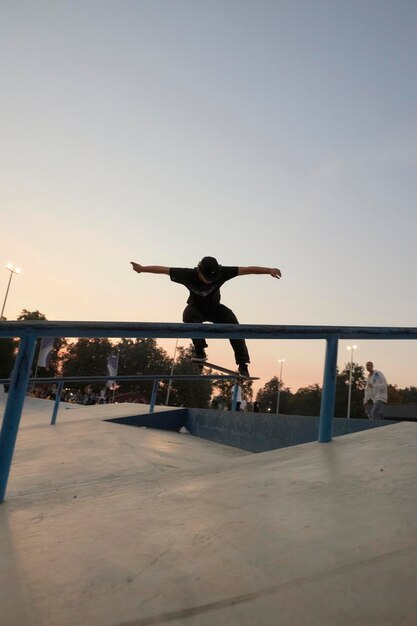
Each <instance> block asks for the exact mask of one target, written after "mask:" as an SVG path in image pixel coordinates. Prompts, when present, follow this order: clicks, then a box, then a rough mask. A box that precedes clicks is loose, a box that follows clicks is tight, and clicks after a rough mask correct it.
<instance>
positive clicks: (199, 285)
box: [169, 265, 239, 309]
mask: <svg viewBox="0 0 417 626" xmlns="http://www.w3.org/2000/svg"><path fill="white" fill-rule="evenodd" d="M238 272H239V268H238V267H223V266H222V265H221V266H220V277H219V278H218V279H217V280H215V281H214V282H212V283H210V284H209V285H206V283H203V282H202V281H201V280H200V279H199V277H198V270H197V268H196V267H195V268H194V269H188V268H183V267H171V268H170V270H169V276H170V278H171V280H172V281H173V282H174V283H179V284H180V285H184V287H187V289H188V290H189V292H190V295H189V297H188V300H187V304H193V305H194V306H196V307H198V308H200V309H207V308H210V306H212V305H213V304H218V303H219V302H220V287H221V286H222V285H223V283H225V282H226V281H227V280H230V279H231V278H235V277H236V276H237V275H238Z"/></svg>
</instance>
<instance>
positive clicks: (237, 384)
mask: <svg viewBox="0 0 417 626" xmlns="http://www.w3.org/2000/svg"><path fill="white" fill-rule="evenodd" d="M236 387H237V395H236V411H240V404H241V402H242V388H241V386H240V385H239V383H235V384H234V385H233V387H232V403H233V398H234V395H235V389H236Z"/></svg>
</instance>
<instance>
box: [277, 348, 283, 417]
mask: <svg viewBox="0 0 417 626" xmlns="http://www.w3.org/2000/svg"><path fill="white" fill-rule="evenodd" d="M278 363H280V365H281V367H280V370H279V381H278V396H277V409H276V411H275V413H276V414H277V415H278V413H279V401H280V397H281V386H282V367H283V365H284V363H285V359H278Z"/></svg>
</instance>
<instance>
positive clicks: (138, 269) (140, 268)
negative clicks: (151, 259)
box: [130, 261, 143, 274]
mask: <svg viewBox="0 0 417 626" xmlns="http://www.w3.org/2000/svg"><path fill="white" fill-rule="evenodd" d="M130 263H131V265H132V268H133V269H134V270H135V272H137V273H138V274H140V273H141V272H142V271H143V266H142V265H139V263H135V262H134V261H130Z"/></svg>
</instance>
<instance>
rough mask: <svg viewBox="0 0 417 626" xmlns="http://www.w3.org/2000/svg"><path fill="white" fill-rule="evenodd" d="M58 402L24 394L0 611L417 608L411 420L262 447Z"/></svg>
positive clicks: (414, 618)
mask: <svg viewBox="0 0 417 626" xmlns="http://www.w3.org/2000/svg"><path fill="white" fill-rule="evenodd" d="M4 403H5V397H4V395H1V396H0V410H1V412H2V413H3V409H4ZM52 408H53V403H52V402H51V401H48V400H38V399H34V398H27V399H26V401H25V406H24V411H23V416H22V421H21V426H20V430H19V435H18V439H17V445H16V449H15V454H14V459H13V463H12V467H11V473H10V479H9V484H8V490H7V493H6V500H5V502H4V503H3V504H1V505H0V583H1V584H0V624H5V625H7V626H29V625H30V626H49V625H54V626H56V625H60V626H70V625H71V626H72V625H74V626H75V625H84V624H86V625H87V624H88V625H92V626H96V625H97V626H99V625H100V626H146V625H151V624H152V625H156V624H170V625H173V626H178V625H184V626H188V625H189V626H197V625H198V626H208V625H212V624H221V625H222V626H223V625H224V626H230V625H233V626H234V625H239V626H240V625H251V626H257V625H260V626H269V625H279V626H298V625H303V626H304V625H307V626H336V625H337V626H353V625H354V626H374V625H375V626H376V625H378V626H388V625H389V626H394V625H395V626H400V625H402V626H415V625H416V624H417V600H416V589H417V454H416V453H417V423H415V422H412V423H406V422H403V423H398V424H394V425H388V426H384V427H383V428H376V429H372V430H367V431H363V432H357V433H354V434H349V435H345V436H342V437H337V438H334V439H333V441H332V442H330V443H326V444H319V443H317V442H313V443H305V444H302V445H298V446H293V447H289V448H283V449H278V450H273V451H269V452H263V453H260V454H253V453H251V452H247V451H244V450H241V449H238V448H233V447H230V446H226V445H221V444H219V443H215V442H213V441H207V440H204V439H200V438H198V437H193V436H191V435H189V434H186V433H178V432H170V431H164V430H153V429H150V428H135V427H131V426H121V425H119V424H116V423H112V422H108V421H105V420H107V419H111V418H116V417H123V416H129V415H138V414H140V413H141V412H143V413H147V412H148V410H149V407H148V406H146V405H138V404H122V405H117V404H116V405H96V406H91V407H80V406H78V405H67V404H65V403H61V407H60V412H59V417H58V423H57V424H56V425H55V426H50V424H49V422H50V417H51V413H52ZM157 410H158V412H160V411H163V410H164V408H163V407H157ZM225 419H227V413H225Z"/></svg>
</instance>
